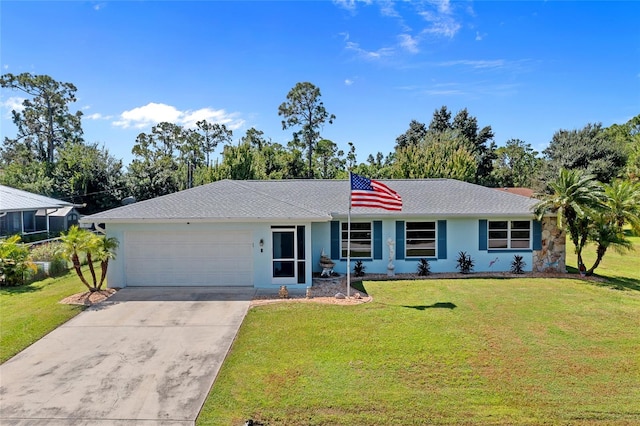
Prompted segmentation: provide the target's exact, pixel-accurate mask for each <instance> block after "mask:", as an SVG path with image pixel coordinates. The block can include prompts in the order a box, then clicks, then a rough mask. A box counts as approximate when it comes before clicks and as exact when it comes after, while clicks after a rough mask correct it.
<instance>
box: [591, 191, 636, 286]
mask: <svg viewBox="0 0 640 426" xmlns="http://www.w3.org/2000/svg"><path fill="white" fill-rule="evenodd" d="M604 193H605V195H606V200H605V202H604V205H603V209H602V211H601V212H600V213H599V214H598V215H595V217H594V220H593V222H592V233H591V235H590V237H589V238H590V239H591V240H592V241H593V242H595V243H596V244H597V246H598V247H597V249H596V254H597V258H596V261H595V263H594V264H593V266H592V267H591V268H590V269H589V270H588V271H587V275H592V274H593V271H594V270H595V269H596V268H597V267H598V265H600V262H601V261H602V258H603V257H604V255H605V253H606V252H607V249H608V248H609V247H610V246H611V247H613V248H614V249H616V250H617V251H620V252H622V251H625V250H633V244H632V243H631V242H630V241H629V240H628V239H627V238H626V236H625V233H624V227H625V225H630V226H631V229H632V231H634V232H636V233H638V232H640V184H638V183H633V182H631V181H621V180H617V181H614V182H611V183H610V184H608V185H604Z"/></svg>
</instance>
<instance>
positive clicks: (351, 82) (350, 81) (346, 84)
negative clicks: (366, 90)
mask: <svg viewBox="0 0 640 426" xmlns="http://www.w3.org/2000/svg"><path fill="white" fill-rule="evenodd" d="M353 83H354V81H353V80H351V79H350V78H347V79H345V80H344V85H345V86H351V85H352V84H353Z"/></svg>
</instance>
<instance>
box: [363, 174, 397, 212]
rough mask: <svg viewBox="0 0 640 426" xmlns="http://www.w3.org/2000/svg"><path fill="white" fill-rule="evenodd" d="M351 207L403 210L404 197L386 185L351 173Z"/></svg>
mask: <svg viewBox="0 0 640 426" xmlns="http://www.w3.org/2000/svg"><path fill="white" fill-rule="evenodd" d="M351 207H377V208H381V209H385V210H402V197H400V195H399V194H398V193H397V192H396V191H394V190H393V189H391V188H389V187H388V186H387V185H385V184H384V183H381V182H378V181H377V180H373V179H367V178H366V177H362V176H360V175H357V174H355V173H351Z"/></svg>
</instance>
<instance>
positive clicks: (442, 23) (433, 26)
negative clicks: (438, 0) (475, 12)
mask: <svg viewBox="0 0 640 426" xmlns="http://www.w3.org/2000/svg"><path fill="white" fill-rule="evenodd" d="M420 16H422V18H424V20H425V21H427V22H428V23H429V24H430V26H428V27H426V28H425V29H424V30H423V31H422V32H423V33H426V34H434V35H437V36H443V37H449V38H453V36H455V35H456V34H457V33H458V31H459V30H460V28H461V27H462V26H461V25H460V23H458V22H457V21H456V20H455V19H454V18H453V17H452V16H449V15H443V14H436V13H433V12H421V13H420Z"/></svg>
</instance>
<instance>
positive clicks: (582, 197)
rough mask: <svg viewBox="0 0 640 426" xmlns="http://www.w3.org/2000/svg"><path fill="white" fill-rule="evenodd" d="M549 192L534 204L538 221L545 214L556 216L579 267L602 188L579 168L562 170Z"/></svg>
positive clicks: (601, 194)
mask: <svg viewBox="0 0 640 426" xmlns="http://www.w3.org/2000/svg"><path fill="white" fill-rule="evenodd" d="M549 187H550V189H551V190H552V192H551V193H550V194H543V195H542V196H541V200H540V201H539V202H538V203H537V204H536V205H535V207H534V211H535V214H536V216H537V217H538V220H540V219H542V217H543V216H544V214H545V213H547V212H552V213H556V214H557V216H558V227H560V228H562V227H566V228H567V230H568V231H569V236H570V238H571V241H572V242H573V244H574V246H575V250H576V255H577V257H578V266H579V265H581V264H582V263H583V262H582V249H583V247H584V245H585V244H586V243H587V239H588V237H589V228H590V223H591V219H590V216H592V215H593V212H594V211H595V210H597V209H599V208H601V207H602V206H603V204H604V201H605V195H604V189H603V187H602V185H601V184H600V183H599V182H598V181H596V180H595V175H590V174H586V173H585V172H584V171H582V170H577V169H576V170H567V169H561V170H560V174H559V175H558V178H557V179H555V180H554V181H553V182H550V183H549Z"/></svg>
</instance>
